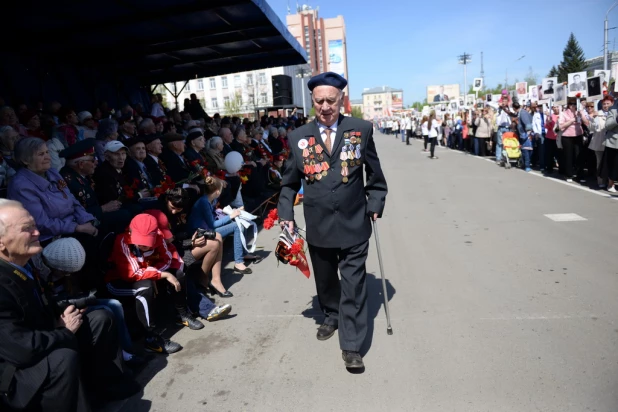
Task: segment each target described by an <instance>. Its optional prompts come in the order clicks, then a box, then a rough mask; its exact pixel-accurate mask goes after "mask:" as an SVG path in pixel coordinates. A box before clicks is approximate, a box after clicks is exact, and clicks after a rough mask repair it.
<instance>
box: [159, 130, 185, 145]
mask: <svg viewBox="0 0 618 412" xmlns="http://www.w3.org/2000/svg"><path fill="white" fill-rule="evenodd" d="M163 140H164V141H165V143H171V142H179V141H181V140H185V137H184V136H183V135H181V134H180V133H171V132H170V133H165V134H164V135H163Z"/></svg>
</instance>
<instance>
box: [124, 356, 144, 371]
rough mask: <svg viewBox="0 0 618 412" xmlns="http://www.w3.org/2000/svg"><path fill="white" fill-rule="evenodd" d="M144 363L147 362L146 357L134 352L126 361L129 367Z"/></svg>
mask: <svg viewBox="0 0 618 412" xmlns="http://www.w3.org/2000/svg"><path fill="white" fill-rule="evenodd" d="M144 363H146V358H145V357H143V356H139V355H133V354H131V358H130V359H128V360H126V361H124V364H125V365H127V366H128V367H129V368H137V367H139V366H142V365H143V364H144Z"/></svg>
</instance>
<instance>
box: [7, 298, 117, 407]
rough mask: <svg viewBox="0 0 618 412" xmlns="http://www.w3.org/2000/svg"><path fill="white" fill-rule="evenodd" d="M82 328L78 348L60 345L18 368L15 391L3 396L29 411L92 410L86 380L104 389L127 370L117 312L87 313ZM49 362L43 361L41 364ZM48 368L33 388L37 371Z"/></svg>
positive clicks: (13, 405) (12, 403)
mask: <svg viewBox="0 0 618 412" xmlns="http://www.w3.org/2000/svg"><path fill="white" fill-rule="evenodd" d="M83 319H84V321H83V323H82V325H81V326H80V328H79V329H78V331H77V333H76V334H75V336H76V337H77V342H78V350H74V349H68V348H59V349H55V350H54V351H52V352H51V353H50V354H49V355H47V356H46V357H44V358H43V359H41V360H40V361H39V363H38V364H35V365H33V366H31V367H29V368H22V369H18V370H17V371H16V372H15V376H14V383H15V388H14V391H13V395H9V396H7V397H4V398H0V410H3V409H2V407H1V405H2V400H4V403H5V404H6V405H8V406H9V407H11V408H15V409H17V410H23V409H25V410H28V411H42V412H45V411H54V412H56V411H58V412H64V411H66V412H74V411H78V412H82V411H90V407H89V405H88V400H87V398H86V395H85V391H84V384H86V385H87V386H89V387H91V388H92V390H94V391H96V390H102V389H104V388H105V386H106V384H109V383H113V382H116V381H117V380H118V378H120V377H121V376H122V374H123V366H122V355H121V354H120V348H119V344H118V329H117V327H116V325H115V324H114V320H113V319H114V318H113V315H112V314H111V313H110V312H108V311H106V310H103V309H100V310H94V311H92V312H89V313H88V314H86V315H85V316H84V318H83ZM42 363H43V364H46V365H41V364H42ZM42 366H43V367H42ZM41 370H47V376H46V377H45V379H44V380H43V384H42V385H41V386H40V387H38V388H32V386H31V385H30V384H29V383H30V382H31V381H32V380H33V373H40V371H41Z"/></svg>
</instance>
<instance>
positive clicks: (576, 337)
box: [113, 134, 618, 412]
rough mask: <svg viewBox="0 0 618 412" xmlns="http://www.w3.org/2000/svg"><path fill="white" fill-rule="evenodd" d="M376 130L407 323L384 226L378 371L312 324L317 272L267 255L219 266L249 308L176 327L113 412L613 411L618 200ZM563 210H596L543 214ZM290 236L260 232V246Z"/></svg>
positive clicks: (375, 313) (376, 307) (370, 348)
mask: <svg viewBox="0 0 618 412" xmlns="http://www.w3.org/2000/svg"><path fill="white" fill-rule="evenodd" d="M375 139H376V143H377V147H378V151H379V154H380V158H381V159H382V163H383V167H384V171H385V174H386V176H387V179H388V183H389V189H390V193H389V195H388V198H387V207H386V211H385V215H384V218H383V219H382V220H381V221H380V222H379V229H380V238H381V241H382V253H383V256H384V258H385V262H384V265H385V271H386V276H387V277H388V281H389V298H390V308H391V316H392V325H393V330H394V334H393V335H392V336H388V335H387V334H386V321H385V316H384V310H383V306H381V302H382V293H381V285H380V280H379V279H380V278H379V267H378V262H377V256H376V250H375V246H374V243H373V240H372V243H371V250H370V258H369V260H368V266H367V268H368V271H369V273H370V274H369V278H368V282H369V285H370V316H371V319H372V321H371V330H372V332H371V338H370V339H369V341H368V342H367V345H366V355H365V365H366V370H365V372H364V373H363V374H357V375H355V374H350V373H348V372H347V371H346V369H345V368H344V366H343V362H342V360H341V352H340V350H339V347H338V341H337V339H336V337H335V338H333V339H331V340H329V341H326V342H320V341H317V340H316V339H315V332H316V328H317V323H318V322H319V315H320V313H319V310H317V309H316V307H315V300H314V295H315V289H314V283H313V279H309V280H307V279H305V278H304V277H303V276H302V275H301V274H300V273H299V272H295V271H294V270H293V268H290V267H288V266H282V265H280V266H277V262H276V260H275V258H274V256H273V255H272V254H271V255H270V257H269V258H267V259H266V260H265V261H263V262H261V263H260V264H258V265H257V266H255V267H254V274H252V275H246V276H244V278H242V279H240V278H236V277H234V276H233V275H232V274H231V273H230V274H228V275H227V276H226V278H225V279H224V282H226V283H227V284H228V285H229V284H231V283H233V285H231V287H230V290H232V291H233V292H234V294H235V297H234V298H232V299H229V300H226V302H228V301H229V302H230V303H232V304H233V305H234V313H236V314H237V316H236V317H234V318H232V319H228V320H224V321H220V322H216V323H212V324H207V325H206V328H204V329H203V330H201V331H190V330H187V329H183V330H180V331H179V332H177V333H176V335H175V339H176V340H177V341H179V342H180V343H182V344H183V345H184V346H185V348H184V350H183V351H182V352H179V353H177V354H174V355H171V356H169V357H167V358H166V357H161V356H159V357H157V358H156V359H155V360H154V361H152V362H151V363H150V364H149V365H148V366H147V368H146V369H145V370H144V371H143V372H142V373H141V374H140V375H139V380H140V381H142V382H143V383H146V386H145V389H144V393H143V395H142V396H141V399H140V397H139V396H136V397H135V398H133V399H131V400H129V401H127V402H125V403H120V404H115V405H113V406H114V410H122V411H130V412H141V411H146V410H152V411H174V412H183V411H192V412H193V411H232V412H236V411H269V412H270V411H295V412H303V411H311V412H315V411H317V412H322V411H324V412H326V411H371V412H375V411H422V412H433V411H436V412H438V411H439V412H445V411H456V412H465V411H471V412H472V411H474V412H480V411H488V412H495V411H501V412H507V411H521V412H529V411H560V412H567V411H574V412H581V411H597V412H604V411H608V412H609V411H616V410H618V353H617V352H618V351H617V344H618V316H617V313H618V301H617V299H616V295H617V293H618V264H617V263H616V262H615V259H616V249H615V246H616V243H617V241H618V235H617V234H616V222H617V217H618V200H616V199H614V198H611V197H608V196H604V195H598V194H595V193H592V192H590V191H586V190H581V189H579V188H577V187H576V186H574V185H568V184H565V183H559V182H556V181H552V180H550V179H546V178H543V177H540V176H539V175H533V174H528V173H525V172H523V171H521V170H504V169H501V168H499V167H497V166H496V165H495V164H493V163H490V162H488V161H485V160H483V159H479V158H475V157H473V156H470V155H464V154H461V153H458V152H452V151H448V150H445V149H438V150H437V154H438V156H439V159H438V160H430V159H428V158H427V154H426V153H422V152H421V151H420V149H421V146H422V144H421V143H420V142H419V141H414V142H413V145H412V146H405V145H404V144H402V143H401V142H400V141H397V140H395V138H394V137H393V136H384V135H380V134H376V136H375ZM567 213H574V214H576V215H578V216H579V217H581V218H582V219H585V220H580V221H567V222H556V221H553V220H551V219H550V218H548V217H546V216H545V215H548V214H567ZM297 214H298V216H301V215H302V207H298V208H297ZM277 234H278V233H277V231H276V230H271V231H263V232H262V233H261V234H260V238H259V243H260V245H263V246H264V250H263V253H269V252H272V249H273V248H274V246H275V238H276V236H277ZM316 319H317V321H316Z"/></svg>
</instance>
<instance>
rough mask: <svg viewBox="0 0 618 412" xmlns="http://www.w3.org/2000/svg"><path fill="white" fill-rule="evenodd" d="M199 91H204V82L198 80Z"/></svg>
mask: <svg viewBox="0 0 618 412" xmlns="http://www.w3.org/2000/svg"><path fill="white" fill-rule="evenodd" d="M197 90H204V80H203V79H197Z"/></svg>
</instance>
